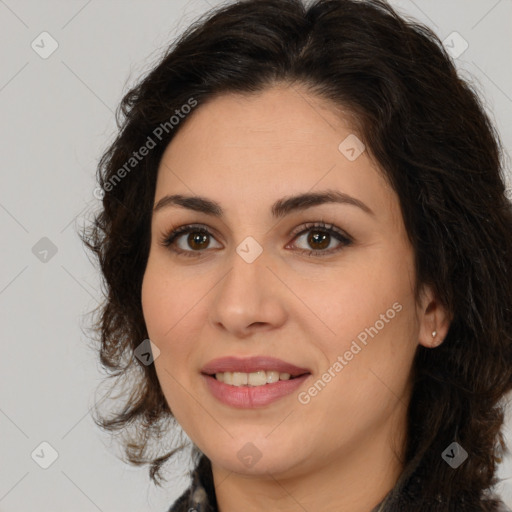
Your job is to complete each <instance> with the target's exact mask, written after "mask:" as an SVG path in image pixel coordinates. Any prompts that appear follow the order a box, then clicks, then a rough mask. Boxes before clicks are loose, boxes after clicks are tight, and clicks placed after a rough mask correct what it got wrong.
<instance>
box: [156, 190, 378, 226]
mask: <svg viewBox="0 0 512 512" xmlns="http://www.w3.org/2000/svg"><path fill="white" fill-rule="evenodd" d="M327 203H338V204H347V205H352V206H357V207H358V208H360V209H361V210H363V211H364V212H365V213H368V214H369V215H373V216H374V215H375V213H374V212H373V211H372V210H371V208H369V207H368V206H367V205H366V204H365V203H363V202H362V201H360V200H359V199H356V198H355V197H352V196H349V195H348V194H345V193H343V192H339V191H337V190H325V191H321V192H315V193H304V194H299V195H296V196H289V197H283V198H282V199H278V200H277V201H276V202H275V203H274V204H273V205H272V208H271V213H272V216H273V217H274V218H276V219H278V218H282V217H285V216H286V215H288V214H290V213H291V212H294V211H301V210H305V209H307V208H311V207H313V206H318V205H321V204H327ZM170 206H180V207H182V208H186V209H188V210H193V211H196V212H201V213H205V214H207V215H213V216H215V217H222V216H223V215H224V210H223V209H222V207H221V206H220V204H219V203H217V202H216V201H212V200H210V199H207V198H205V197H201V196H185V195H182V194H174V195H166V196H164V197H162V199H160V200H159V201H158V203H157V204H156V205H155V207H154V208H153V212H158V211H160V210H162V209H164V208H168V207H170Z"/></svg>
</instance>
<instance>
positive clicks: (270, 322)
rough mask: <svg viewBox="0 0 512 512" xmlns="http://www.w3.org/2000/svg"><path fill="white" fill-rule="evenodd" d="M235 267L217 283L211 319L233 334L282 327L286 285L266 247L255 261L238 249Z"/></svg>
mask: <svg viewBox="0 0 512 512" xmlns="http://www.w3.org/2000/svg"><path fill="white" fill-rule="evenodd" d="M230 263H231V268H230V269H229V270H228V272H227V273H226V274H225V276H224V277H223V278H222V279H221V282H220V283H219V285H218V286H217V287H215V293H213V294H212V297H211V301H212V305H211V308H210V322H211V323H212V324H213V325H214V326H215V328H216V329H222V330H224V331H227V332H228V333H230V334H231V335H232V336H233V337H237V338H246V337H248V336H250V335H251V334H252V333H254V332H259V331H266V330H271V329H275V328H279V327H280V326H282V325H283V323H284V322H285V320H286V316H287V311H286V302H285V301H286V294H287V293H288V294H289V292H287V291H286V287H285V286H284V285H283V284H282V282H281V281H280V280H279V279H278V278H277V277H276V271H275V270H274V268H273V267H276V265H275V264H273V263H272V259H271V257H270V256H269V255H267V254H266V253H265V251H263V252H262V253H261V254H260V255H259V256H258V257H257V258H256V259H255V260H254V261H251V259H250V258H247V259H244V257H242V256H240V255H239V254H238V253H237V252H235V251H234V254H233V257H232V258H231V260H230Z"/></svg>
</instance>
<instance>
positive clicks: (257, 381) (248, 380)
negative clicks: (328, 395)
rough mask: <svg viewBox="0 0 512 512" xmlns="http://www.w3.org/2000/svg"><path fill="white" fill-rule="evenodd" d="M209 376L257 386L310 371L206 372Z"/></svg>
mask: <svg viewBox="0 0 512 512" xmlns="http://www.w3.org/2000/svg"><path fill="white" fill-rule="evenodd" d="M206 375H208V376H209V377H212V378H214V379H216V380H217V381H219V382H223V383H224V384H227V385H230V386H235V387H241V386H248V387H257V386H266V385H268V384H274V383H276V382H279V381H286V380H293V379H296V378H299V377H302V376H304V375H309V372H305V373H302V374H300V375H290V374H289V373H285V372H278V371H274V370H267V371H266V370H258V371H256V372H251V373H245V372H219V373H215V374H206Z"/></svg>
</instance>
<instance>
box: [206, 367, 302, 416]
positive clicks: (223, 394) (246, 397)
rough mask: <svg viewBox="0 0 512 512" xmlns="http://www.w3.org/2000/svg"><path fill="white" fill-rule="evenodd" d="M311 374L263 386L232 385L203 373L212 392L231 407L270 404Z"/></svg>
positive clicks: (300, 383)
mask: <svg viewBox="0 0 512 512" xmlns="http://www.w3.org/2000/svg"><path fill="white" fill-rule="evenodd" d="M310 376H311V374H309V373H308V374H305V375H301V376H300V377H296V378H294V379H290V380H280V381H278V382H273V383H272V384H264V385H263V386H230V385H229V384H224V382H220V381H218V380H217V379H216V378H215V377H212V376H210V375H204V374H203V375H201V377H202V378H203V379H204V381H205V383H206V386H207V388H208V389H209V391H210V393H211V394H212V395H213V396H214V397H215V398H216V399H217V400H219V401H220V402H222V403H223V404H226V405H230V406H231V407H238V408H242V409H252V408H255V407H263V406H265V405H269V404H271V403H272V402H275V401H276V400H279V399H280V398H282V397H284V396H286V395H289V394H291V393H293V392H294V391H295V390H296V389H297V388H298V387H299V386H301V385H302V383H303V382H304V381H305V380H306V379H308V378H309V377H310Z"/></svg>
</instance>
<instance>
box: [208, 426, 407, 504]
mask: <svg viewBox="0 0 512 512" xmlns="http://www.w3.org/2000/svg"><path fill="white" fill-rule="evenodd" d="M395 427H396V425H395ZM392 435H395V436H396V429H394V432H393V425H392V422H390V423H389V428H387V429H382V428H381V429H380V430H379V432H378V433H375V432H371V435H368V436H366V438H365V439H361V440H358V441H357V442H354V443H353V444H354V447H353V448H351V449H344V450H339V451H337V452H331V453H328V454H325V456H317V457H316V459H314V460H313V458H312V457H308V458H307V460H305V461H303V463H302V464H300V467H298V466H297V467H295V468H291V469H288V470H286V471H284V472H280V473H273V474H270V473H265V474H257V475H242V474H238V473H234V472H231V471H228V470H226V469H223V468H221V467H219V466H216V465H215V464H213V463H212V473H213V481H214V486H215V494H216V497H217V504H218V510H219V512H235V511H237V512H238V511H239V510H244V512H260V511H261V510H269V511H273V512H304V511H305V510H309V511H312V510H322V511H323V512H340V511H343V512H371V511H372V510H373V509H374V508H375V507H376V506H377V505H378V504H379V503H380V502H381V501H382V500H383V499H384V497H385V496H386V495H387V494H388V493H389V491H391V489H392V488H393V487H394V486H395V484H396V482H397V480H398V478H399V476H400V474H401V472H402V470H403V465H402V463H401V462H400V461H399V460H398V458H397V454H395V453H394V452H393V449H392V447H391V442H390V439H391V438H392V437H393V436H392ZM399 441H400V442H399V443H398V444H396V446H402V447H403V446H404V444H405V443H404V439H403V438H402V439H400V440H399ZM398 455H399V456H402V455H403V451H402V452H401V453H400V452H399V453H398Z"/></svg>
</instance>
